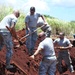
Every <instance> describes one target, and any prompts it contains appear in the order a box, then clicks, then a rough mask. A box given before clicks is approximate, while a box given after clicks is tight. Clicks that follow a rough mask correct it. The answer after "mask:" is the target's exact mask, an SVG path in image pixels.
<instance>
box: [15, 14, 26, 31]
mask: <svg viewBox="0 0 75 75" xmlns="http://www.w3.org/2000/svg"><path fill="white" fill-rule="evenodd" d="M24 19H25V15H24V13H21V14H20V17H19V18H18V21H17V24H16V26H15V27H16V30H21V29H23V28H25V22H24Z"/></svg>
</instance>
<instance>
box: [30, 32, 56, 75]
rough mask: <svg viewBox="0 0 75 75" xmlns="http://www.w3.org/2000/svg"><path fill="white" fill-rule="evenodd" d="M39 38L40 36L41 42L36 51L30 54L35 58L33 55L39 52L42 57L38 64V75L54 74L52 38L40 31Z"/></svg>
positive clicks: (54, 62) (54, 58) (54, 60)
mask: <svg viewBox="0 0 75 75" xmlns="http://www.w3.org/2000/svg"><path fill="white" fill-rule="evenodd" d="M40 38H42V42H40V44H39V46H38V49H37V50H36V52H35V53H34V54H33V55H32V56H30V57H31V58H33V59H35V56H36V55H37V54H38V53H39V52H41V54H42V56H43V59H42V61H41V62H40V66H39V75H46V74H47V73H48V75H55V72H56V60H57V59H56V55H55V51H54V45H53V40H52V39H51V38H50V37H46V36H45V34H44V33H41V36H40Z"/></svg>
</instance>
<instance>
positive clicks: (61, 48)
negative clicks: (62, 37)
mask: <svg viewBox="0 0 75 75" xmlns="http://www.w3.org/2000/svg"><path fill="white" fill-rule="evenodd" d="M55 49H60V50H63V49H65V47H55Z"/></svg>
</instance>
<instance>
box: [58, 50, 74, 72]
mask: <svg viewBox="0 0 75 75" xmlns="http://www.w3.org/2000/svg"><path fill="white" fill-rule="evenodd" d="M57 60H58V70H59V72H60V73H62V60H64V61H65V64H66V65H67V66H68V69H69V70H70V72H71V71H72V70H74V69H73V66H72V60H71V58H70V53H69V52H68V51H67V50H66V51H65V50H64V51H60V52H59V54H58V58H57Z"/></svg>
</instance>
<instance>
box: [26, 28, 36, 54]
mask: <svg viewBox="0 0 75 75" xmlns="http://www.w3.org/2000/svg"><path fill="white" fill-rule="evenodd" d="M35 29H36V28H30V30H31V33H32V32H34V30H35ZM26 34H28V30H26ZM36 40H37V32H34V33H33V34H31V35H30V36H28V37H27V40H26V47H27V49H28V52H29V53H30V54H33V50H34V47H35V43H36Z"/></svg>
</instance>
